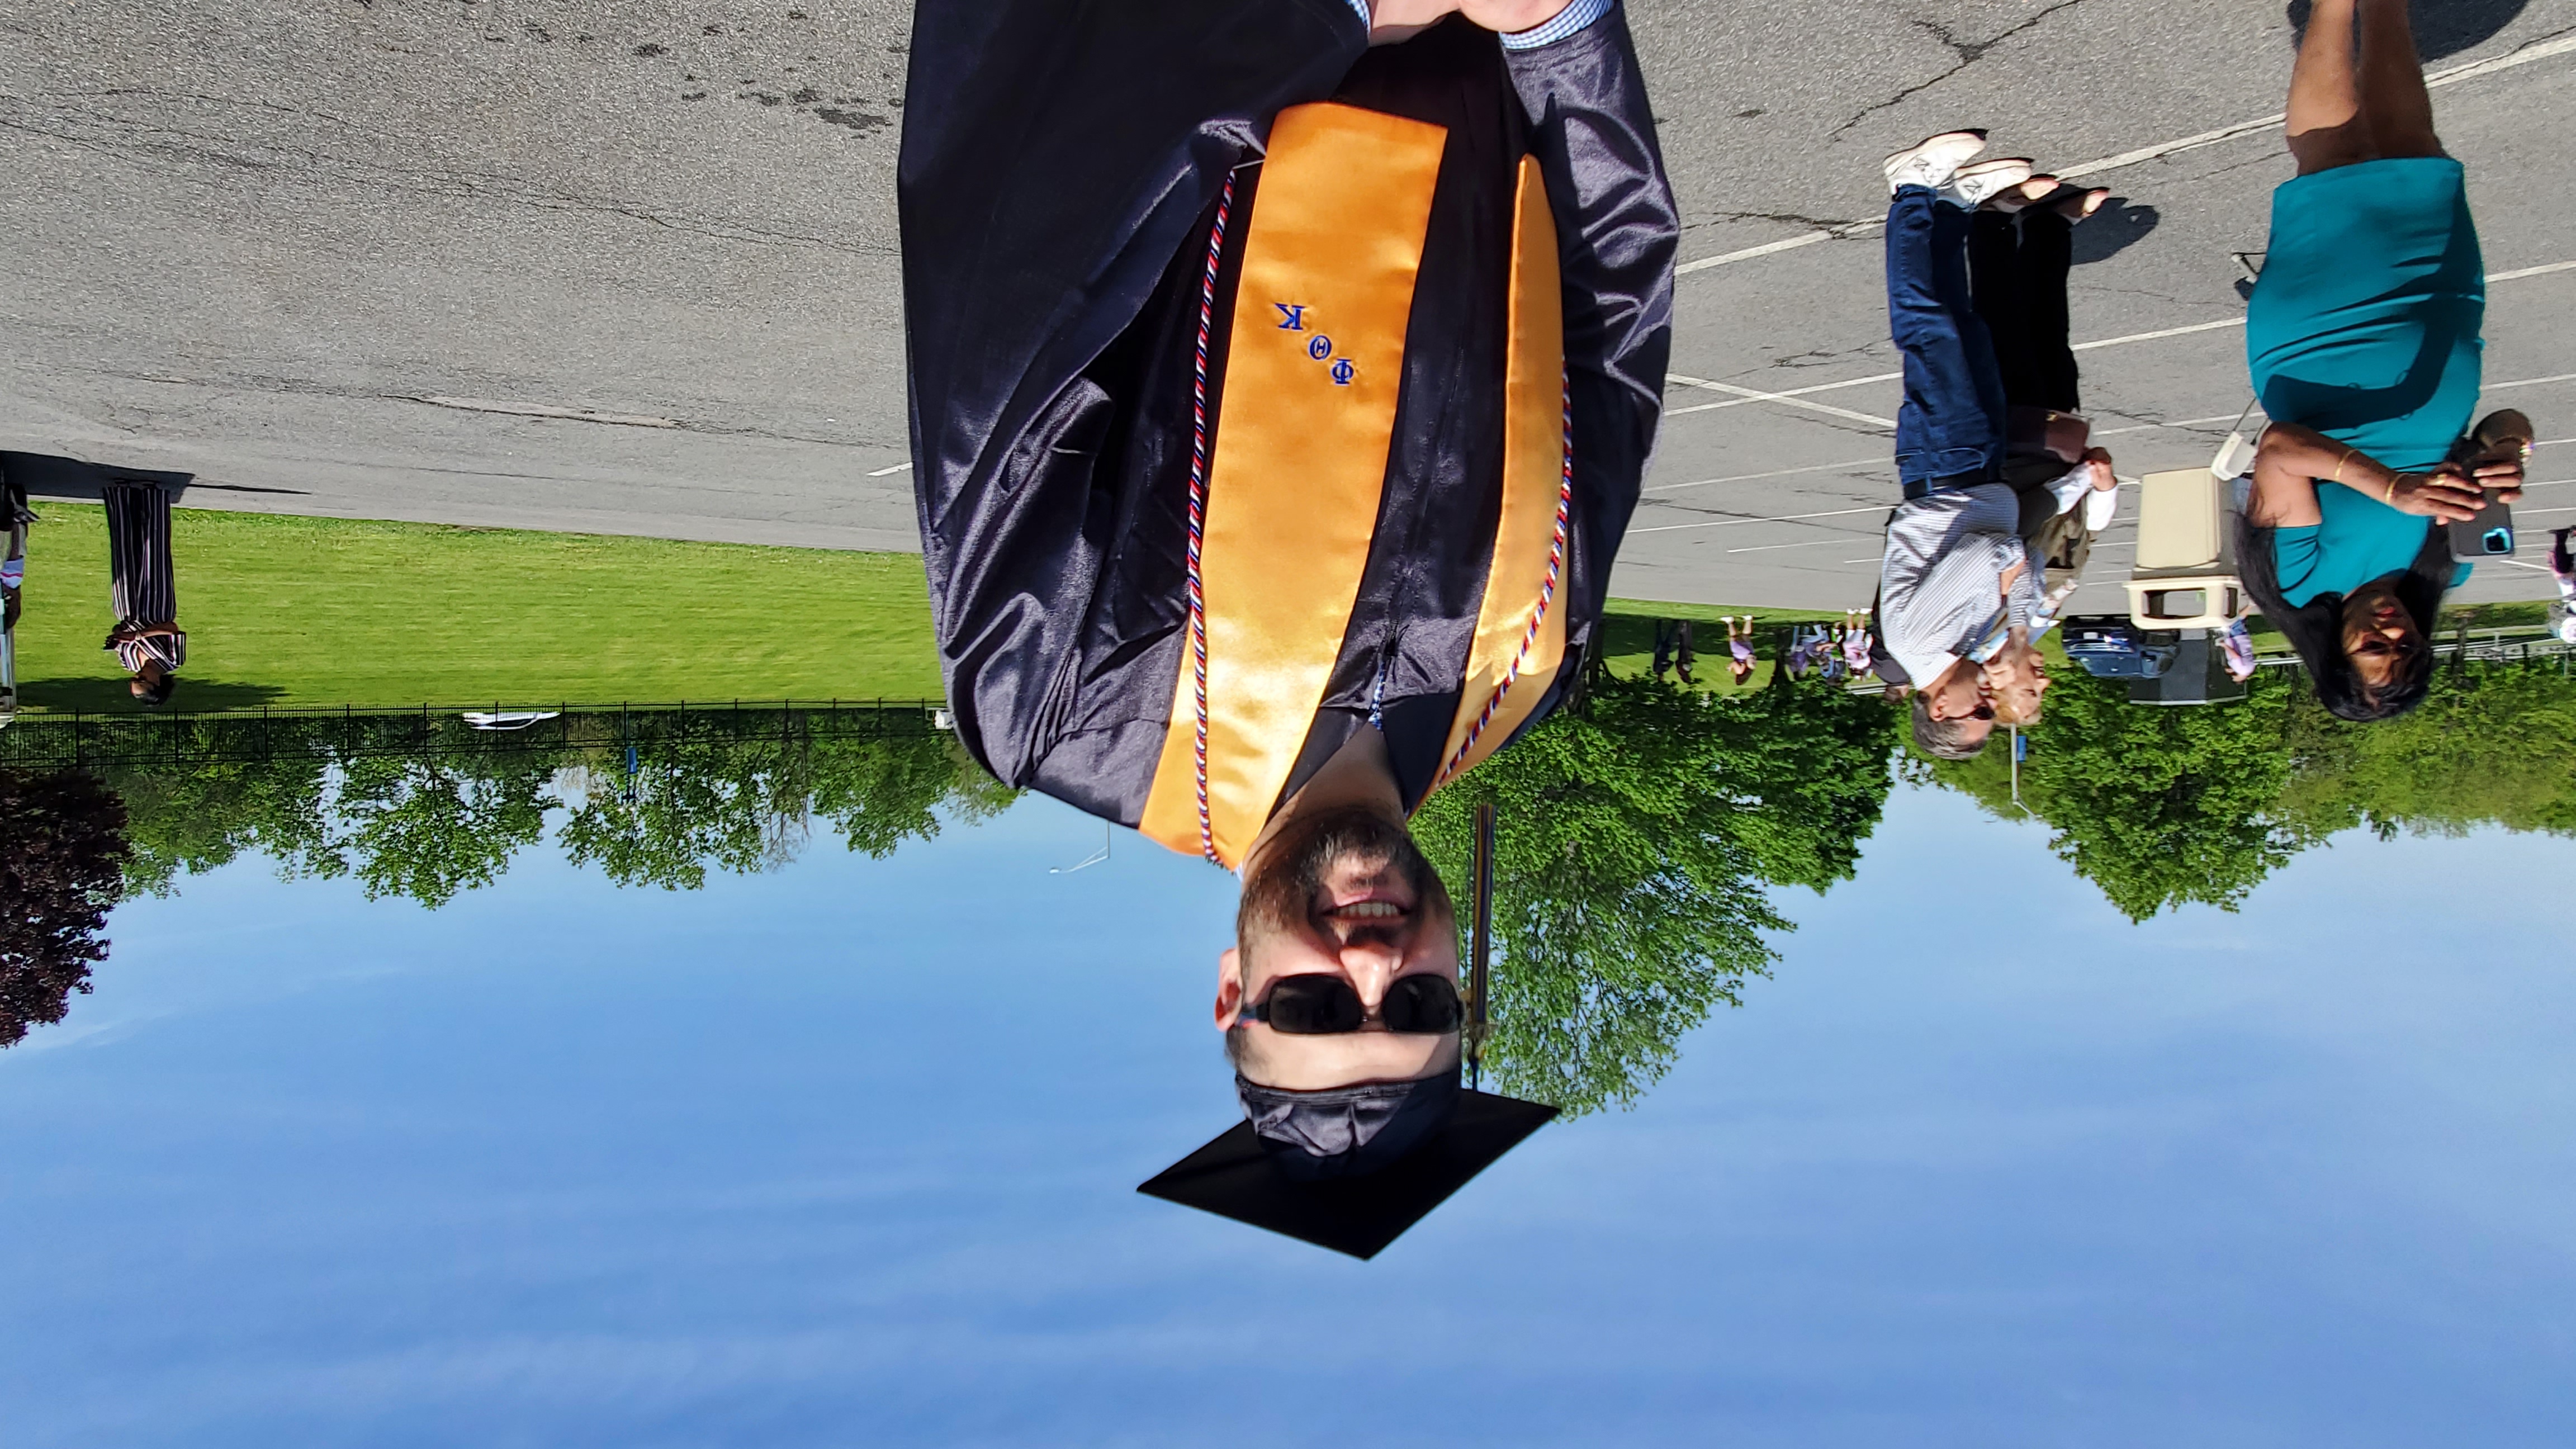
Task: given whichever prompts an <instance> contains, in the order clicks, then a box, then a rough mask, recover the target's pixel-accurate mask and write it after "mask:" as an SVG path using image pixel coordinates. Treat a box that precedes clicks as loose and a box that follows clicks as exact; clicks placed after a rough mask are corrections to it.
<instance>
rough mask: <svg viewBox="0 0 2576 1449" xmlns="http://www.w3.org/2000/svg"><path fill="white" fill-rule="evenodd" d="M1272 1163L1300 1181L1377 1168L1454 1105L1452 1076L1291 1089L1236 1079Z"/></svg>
mask: <svg viewBox="0 0 2576 1449" xmlns="http://www.w3.org/2000/svg"><path fill="white" fill-rule="evenodd" d="M1234 1092H1235V1096H1237V1097H1238V1098H1240V1099H1241V1100H1242V1102H1243V1115H1244V1117H1245V1119H1246V1120H1248V1121H1250V1122H1251V1123H1252V1130H1253V1131H1254V1132H1255V1133H1257V1134H1258V1135H1259V1136H1260V1138H1261V1146H1262V1148H1263V1150H1264V1151H1266V1152H1268V1153H1269V1154H1270V1161H1271V1163H1272V1165H1274V1166H1276V1167H1277V1168H1278V1169H1279V1170H1280V1171H1281V1172H1282V1173H1285V1174H1286V1175H1288V1176H1289V1177H1292V1178H1296V1179H1298V1180H1301V1181H1313V1180H1315V1179H1319V1178H1328V1177H1350V1176H1356V1175H1358V1174H1362V1173H1370V1172H1376V1171H1378V1170H1379V1169H1381V1168H1384V1167H1386V1166H1388V1165H1390V1164H1392V1163H1394V1162H1395V1161H1396V1160H1397V1159H1399V1158H1401V1157H1403V1156H1404V1155H1405V1154H1406V1153H1407V1152H1410V1151H1412V1150H1413V1149H1414V1147H1415V1146H1417V1145H1419V1144H1420V1143H1421V1142H1422V1140H1423V1139H1424V1138H1425V1137H1428V1136H1429V1135H1430V1134H1431V1133H1432V1131H1433V1130H1434V1129H1436V1128H1438V1127H1439V1126H1440V1125H1441V1124H1442V1123H1443V1122H1445V1121H1447V1120H1448V1118H1449V1114H1450V1112H1451V1111H1452V1110H1453V1109H1455V1108H1456V1107H1457V1105H1458V1092H1459V1088H1458V1074H1457V1073H1455V1072H1442V1073H1439V1074H1438V1075H1436V1076H1430V1077H1425V1078H1423V1079H1421V1080H1420V1081H1412V1082H1370V1083H1367V1084H1365V1085H1362V1086H1356V1087H1334V1088H1331V1089H1329V1090H1326V1091H1321V1092H1289V1091H1282V1090H1280V1089H1279V1088H1277V1087H1264V1086H1260V1085H1258V1084H1256V1083H1253V1082H1248V1081H1246V1080H1244V1079H1243V1077H1241V1076H1240V1075H1238V1076H1236V1077H1235V1079H1234Z"/></svg>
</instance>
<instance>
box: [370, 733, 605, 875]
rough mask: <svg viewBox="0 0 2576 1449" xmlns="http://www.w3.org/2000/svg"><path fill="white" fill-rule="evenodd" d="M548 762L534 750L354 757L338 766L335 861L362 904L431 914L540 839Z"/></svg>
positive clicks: (547, 804) (548, 798) (549, 804)
mask: <svg viewBox="0 0 2576 1449" xmlns="http://www.w3.org/2000/svg"><path fill="white" fill-rule="evenodd" d="M555 768H556V760H555V759H554V757H553V755H552V752H546V753H540V754H479V755H478V754H468V755H454V756H436V755H432V756H414V757H410V758H401V757H389V756H384V755H361V756H359V757H357V758H355V759H352V760H349V761H347V762H345V763H344V764H342V765H341V766H340V788H339V791H338V793H337V795H336V797H335V798H334V799H333V801H332V824H333V838H332V851H333V854H334V856H335V857H336V858H337V859H339V860H343V861H349V862H351V865H352V868H353V869H354V871H355V873H356V875H357V877H358V880H359V882H360V883H361V884H362V885H363V886H364V887H365V888H366V892H367V898H368V899H369V900H375V899H378V898H381V897H384V896H401V897H404V898H407V899H410V900H415V901H418V902H420V903H421V904H422V905H425V906H428V907H430V908H432V909H436V908H437V907H439V906H443V905H445V904H447V903H448V902H449V901H450V900H453V899H455V897H456V894H457V893H458V892H459V891H467V890H474V889H478V888H480V887H483V886H487V885H490V884H492V883H493V882H494V881H496V880H499V879H500V878H501V876H502V875H503V874H504V873H505V872H507V871H508V870H509V868H510V859H511V857H513V856H515V855H516V854H518V852H519V851H520V850H521V849H523V848H525V847H527V846H530V845H534V844H536V843H537V842H538V841H539V840H541V839H543V838H544V837H545V829H546V812H547V811H548V810H549V809H551V808H553V807H554V806H555V805H556V804H558V803H559V802H558V801H557V800H556V799H555V797H554V795H553V794H552V793H551V792H550V791H549V789H548V786H549V785H550V784H551V782H552V781H553V778H554V773H555Z"/></svg>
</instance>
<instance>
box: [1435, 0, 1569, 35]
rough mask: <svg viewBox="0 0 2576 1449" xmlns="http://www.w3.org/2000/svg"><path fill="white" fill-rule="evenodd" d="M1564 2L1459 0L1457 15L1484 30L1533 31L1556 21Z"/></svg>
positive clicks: (1564, 4) (1551, 0)
mask: <svg viewBox="0 0 2576 1449" xmlns="http://www.w3.org/2000/svg"><path fill="white" fill-rule="evenodd" d="M1566 3H1567V0H1460V3H1459V5H1458V13H1459V14H1461V15H1464V16H1466V17H1467V18H1468V19H1470V20H1472V21H1474V22H1476V23H1477V24H1478V25H1481V26H1483V27H1485V28H1486V29H1487V30H1499V31H1503V32H1506V33H1508V32H1511V31H1515V30H1535V29H1537V28H1538V27H1540V26H1542V25H1545V24H1546V23H1548V22H1549V21H1551V20H1554V19H1555V18H1556V13H1557V12H1558V11H1560V10H1563V9H1564V8H1565V6H1566Z"/></svg>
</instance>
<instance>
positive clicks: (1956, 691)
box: [1924, 660, 1994, 719]
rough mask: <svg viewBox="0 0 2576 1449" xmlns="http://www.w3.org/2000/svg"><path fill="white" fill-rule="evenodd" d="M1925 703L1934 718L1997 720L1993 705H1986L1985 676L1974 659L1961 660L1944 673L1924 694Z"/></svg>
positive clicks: (1943, 671)
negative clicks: (1979, 671)
mask: <svg viewBox="0 0 2576 1449" xmlns="http://www.w3.org/2000/svg"><path fill="white" fill-rule="evenodd" d="M1924 704H1927V709H1929V712H1932V719H1994V706H1991V704H1986V686H1984V676H1981V673H1978V668H1976V663H1973V660H1960V663H1955V665H1950V668H1947V670H1942V676H1940V678H1937V681H1932V688H1927V691H1924Z"/></svg>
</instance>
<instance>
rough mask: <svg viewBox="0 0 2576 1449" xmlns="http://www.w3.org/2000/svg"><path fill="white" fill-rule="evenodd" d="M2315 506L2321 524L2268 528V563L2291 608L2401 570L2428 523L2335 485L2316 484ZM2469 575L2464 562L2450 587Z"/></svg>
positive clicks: (2419, 544) (2420, 543)
mask: <svg viewBox="0 0 2576 1449" xmlns="http://www.w3.org/2000/svg"><path fill="white" fill-rule="evenodd" d="M2317 508H2318V510H2319V511H2320V512H2322V513H2324V514H2325V522H2323V523H2319V524H2313V525H2310V526H2309V527H2306V528H2276V529H2274V530H2272V567H2273V569H2274V571H2275V575H2276V577H2278V578H2279V580H2280V583H2281V598H2282V599H2283V600H2284V601H2285V602H2287V603H2288V604H2289V605H2290V607H2292V608H2294V609H2295V608H2298V607H2300V606H2301V605H2304V604H2306V603H2307V602H2308V601H2309V600H2310V599H2313V598H2315V597H2316V596H2317V595H2319V594H2349V593H2351V592H2352V591H2353V590H2355V589H2357V588H2360V587H2361V586H2362V585H2363V584H2366V583H2369V582H2370V581H2371V580H2372V579H2377V578H2385V577H2387V576H2388V575H2390V574H2400V573H2404V572H2405V571H2406V570H2407V569H2409V568H2411V567H2413V566H2414V563H2415V555H2416V553H2417V552H2418V551H2420V550H2421V549H2422V548H2423V547H2424V535H2425V534H2426V533H2428V532H2430V531H2431V530H2432V527H2433V520H2431V519H2429V518H2418V517H2416V516H2415V515H2414V514H2412V513H2400V512H2398V511H2397V510H2396V509H2394V508H2391V507H2389V506H2388V505H2387V504H2385V503H2382V502H2380V501H2379V500H2378V499H2376V498H2373V497H2371V496H2370V495H2368V494H2366V493H2358V492H2355V491H2354V490H2352V489H2350V488H2345V487H2343V486H2341V485H2339V484H2334V483H2320V484H2318V485H2317ZM2468 577H2469V566H2468V565H2467V564H2465V563H2463V564H2461V565H2460V566H2459V570H2458V571H2457V572H2456V573H2454V574H2452V575H2451V587H2453V588H2458V587H2459V586H2460V585H2461V584H2463V583H2466V582H2467V581H2468Z"/></svg>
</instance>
